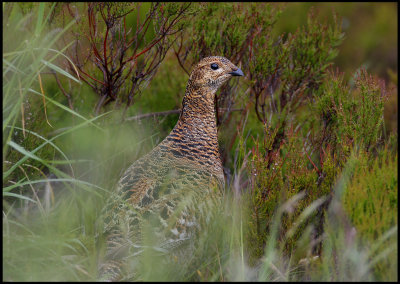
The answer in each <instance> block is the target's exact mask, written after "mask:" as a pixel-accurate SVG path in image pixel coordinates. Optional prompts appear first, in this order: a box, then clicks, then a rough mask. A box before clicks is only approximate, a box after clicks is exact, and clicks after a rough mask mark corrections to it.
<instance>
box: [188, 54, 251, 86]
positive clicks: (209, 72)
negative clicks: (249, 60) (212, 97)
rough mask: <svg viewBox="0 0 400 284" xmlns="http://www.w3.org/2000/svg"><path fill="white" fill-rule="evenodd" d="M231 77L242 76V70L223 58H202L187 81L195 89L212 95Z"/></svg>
mask: <svg viewBox="0 0 400 284" xmlns="http://www.w3.org/2000/svg"><path fill="white" fill-rule="evenodd" d="M233 76H243V72H242V70H240V68H239V67H237V66H236V65H234V64H233V63H232V62H230V61H229V60H228V59H226V58H225V57H221V56H210V57H206V58H203V59H202V60H201V61H200V62H199V63H198V64H197V65H196V66H195V67H194V68H193V71H192V73H191V74H190V78H189V80H190V81H191V83H192V84H193V85H194V86H195V87H197V88H207V89H208V90H209V91H211V92H212V93H215V92H216V91H217V89H218V88H219V87H220V86H221V85H222V84H224V83H225V82H226V81H228V80H229V79H230V78H232V77H233Z"/></svg>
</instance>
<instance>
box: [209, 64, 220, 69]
mask: <svg viewBox="0 0 400 284" xmlns="http://www.w3.org/2000/svg"><path fill="white" fill-rule="evenodd" d="M218 68H219V66H218V64H217V63H213V64H211V69H212V70H217V69H218Z"/></svg>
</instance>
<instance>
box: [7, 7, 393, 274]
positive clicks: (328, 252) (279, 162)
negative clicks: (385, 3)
mask: <svg viewBox="0 0 400 284" xmlns="http://www.w3.org/2000/svg"><path fill="white" fill-rule="evenodd" d="M9 5H11V4H3V8H4V7H6V8H7V9H9V8H10V7H12V8H11V12H10V13H9V15H8V16H7V17H8V18H7V20H6V22H7V23H8V25H9V26H8V28H7V29H4V32H5V34H4V38H5V39H6V40H7V39H8V40H9V42H10V44H9V45H5V46H4V51H3V280H4V281H95V280H97V266H98V263H99V261H101V257H102V255H103V254H104V238H103V236H102V229H103V228H102V226H101V214H100V212H101V209H102V207H103V205H104V203H105V200H106V198H107V196H108V194H109V192H110V191H111V190H112V188H113V187H114V186H115V184H116V182H117V180H118V178H119V176H120V174H121V172H122V171H123V170H124V169H125V168H126V167H127V166H128V165H130V164H131V163H132V162H133V161H135V160H136V159H138V158H139V157H140V156H142V155H143V154H145V153H146V152H148V151H150V150H151V149H152V148H153V147H154V146H156V145H157V144H158V143H159V142H160V139H162V138H163V137H164V136H165V135H166V133H167V132H168V129H170V128H171V127H172V126H173V125H174V123H175V121H176V119H177V117H174V116H172V117H169V118H167V119H166V120H165V121H164V122H163V123H162V124H161V125H160V124H157V123H154V122H150V121H149V120H143V121H139V122H127V123H123V124H121V123H119V122H118V119H119V118H120V115H121V113H120V112H119V111H116V110H113V111H109V112H105V113H104V114H103V115H100V116H97V117H93V116H91V115H90V114H88V111H87V110H88V109H89V107H88V105H89V103H88V101H90V100H88V98H89V97H90V96H92V95H93V94H92V93H89V90H88V89H87V88H85V87H83V86H82V85H81V81H80V80H79V78H77V76H76V74H71V73H68V72H67V71H65V70H64V69H63V68H62V64H60V62H61V61H60V60H67V61H68V60H69V58H68V57H66V56H65V55H64V51H65V48H66V47H65V48H63V49H59V50H58V49H57V48H56V47H55V43H56V42H57V40H58V39H59V38H60V37H61V36H62V34H63V33H66V32H68V27H70V25H72V23H70V24H67V26H66V28H65V29H63V30H51V29H48V27H47V24H46V22H47V19H48V18H49V17H50V15H51V13H52V11H53V9H55V8H54V5H46V4H44V3H40V4H32V5H31V4H29V5H30V6H29V9H28V10H29V13H28V14H24V13H23V10H21V9H19V8H18V7H19V6H18V5H17V4H13V5H14V6H12V5H11V6H9ZM7 11H8V10H7ZM16 34H18V37H20V38H22V40H18V41H16V40H13V39H15V35H16ZM67 46H68V44H67ZM167 60H169V61H166V63H165V65H164V66H162V67H161V68H160V71H159V73H158V74H157V75H156V76H155V78H154V80H153V81H152V84H151V85H150V86H149V88H148V89H146V90H143V93H142V96H141V97H140V98H139V99H140V100H141V101H139V102H138V103H137V104H136V105H134V107H133V108H132V109H131V110H130V112H129V114H132V115H134V114H135V113H136V112H139V111H143V112H150V111H162V110H164V109H163V107H164V106H165V107H166V108H165V109H171V108H175V107H176V106H177V105H179V101H177V99H178V98H177V95H176V92H177V90H178V89H179V90H181V91H182V93H180V94H179V95H183V91H184V89H182V88H184V85H182V84H184V82H185V81H186V79H187V78H186V75H185V76H182V77H179V78H178V79H176V80H174V78H176V77H178V76H179V74H184V73H183V72H181V73H180V71H182V70H179V68H178V67H177V64H176V62H175V63H174V61H172V60H173V56H167ZM48 68H51V69H52V70H54V71H55V72H56V73H57V74H59V76H60V78H62V82H63V83H65V84H67V83H68V84H69V83H70V84H71V85H72V86H74V88H75V87H76V86H78V87H77V88H76V89H74V88H71V90H75V91H76V93H74V98H76V105H75V106H76V107H75V108H74V109H70V108H69V107H67V106H66V105H67V103H66V101H65V98H64V97H63V95H62V94H61V92H60V90H59V89H58V87H57V86H56V85H55V83H54V80H53V79H52V77H50V76H47V77H46V75H44V74H42V75H38V74H41V73H43V72H45V71H48V70H49V69H48ZM332 78H333V79H335V80H336V81H335V80H331V81H329V82H330V83H331V84H326V85H323V88H322V89H324V88H325V89H324V90H325V91H326V92H322V93H321V94H320V95H321V96H320V97H319V98H318V100H317V102H316V104H315V105H313V106H312V107H311V108H310V109H307V110H304V109H301V111H299V112H301V115H299V117H296V115H298V113H296V115H293V119H299V121H300V122H301V123H303V124H302V126H303V129H302V131H303V132H302V131H299V132H298V134H297V133H295V134H293V133H290V134H289V135H288V137H287V139H286V140H285V141H284V143H283V146H282V147H281V148H280V149H279V150H278V152H277V153H279V155H278V156H277V157H276V158H275V160H274V164H273V167H267V163H266V161H265V151H266V150H268V149H270V148H271V146H272V145H271V143H272V141H273V138H274V135H276V133H275V132H274V129H272V128H268V125H264V126H262V125H261V126H260V124H256V123H257V119H256V117H255V116H254V113H252V114H250V115H249V119H248V121H247V124H246V121H244V122H243V124H241V128H240V129H239V130H237V129H234V128H233V127H229V128H227V129H220V131H221V132H222V133H223V135H224V137H228V136H231V135H232V131H237V133H238V136H237V138H236V140H235V143H234V144H233V145H234V147H233V150H232V151H231V152H229V153H228V154H229V155H230V156H229V157H228V161H229V162H227V165H228V166H229V167H230V168H231V171H232V175H231V177H230V180H229V183H228V184H229V186H228V187H227V188H225V189H224V195H223V198H222V200H220V202H221V203H215V204H211V205H210V207H209V210H208V212H207V214H208V216H209V222H208V223H207V225H206V226H205V227H204V228H203V230H202V232H201V233H200V234H199V238H198V242H197V245H196V249H195V251H194V253H193V255H192V256H191V257H190V258H188V259H187V260H185V261H184V262H183V263H182V262H180V261H179V260H178V261H177V260H176V259H174V258H172V259H171V258H169V257H168V256H164V255H162V254H160V253H154V240H153V239H152V237H151V236H152V230H151V222H149V223H146V224H144V226H145V227H146V228H147V230H145V233H144V236H145V238H144V240H143V244H144V246H147V247H148V249H144V251H143V253H140V254H139V255H138V256H137V257H133V258H131V261H130V262H129V267H130V268H131V271H134V272H135V273H134V276H133V280H141V281H152V280H153V281H154V280H160V281H161V280H164V281H165V280H169V281H374V280H378V281H396V280H397V278H398V276H397V274H398V270H397V256H398V254H397V246H398V244H397V210H398V208H397V193H398V192H397V186H398V182H397V160H398V158H397V136H396V135H392V136H389V138H388V139H387V140H382V139H381V136H382V135H381V129H380V127H381V126H382V125H383V122H382V116H381V114H382V111H383V105H382V101H381V100H380V99H379V98H380V97H379V96H378V95H379V93H380V92H379V90H380V89H376V84H372V83H371V81H368V80H364V81H363V79H362V78H361V79H359V80H360V81H359V83H360V84H359V85H360V86H361V88H364V89H362V91H361V92H359V93H355V92H354V89H351V90H349V89H348V88H347V87H344V86H347V85H346V84H347V83H346V82H343V81H340V78H336V77H332ZM364 79H365V78H364ZM367 79H368V78H367ZM165 80H168V88H167V89H168V91H166V92H163V88H164V86H165V84H164V83H163V82H165ZM362 83H364V84H362ZM335 84H336V85H335ZM369 85H371V86H372V87H373V92H370V91H369V89H368V86H369ZM374 88H375V89H374ZM152 94H160V96H161V95H162V96H163V97H162V99H160V100H158V99H157V96H154V97H152V96H151V95H152ZM355 94H356V95H355ZM357 94H358V95H357ZM79 95H81V97H79ZM354 95H355V96H354ZM77 98H79V99H82V102H79V100H78V99H77ZM179 99H180V98H179ZM335 100H336V101H335ZM363 101H366V103H365V104H363ZM155 104H157V108H154V107H153V106H154V105H155ZM339 105H342V106H344V107H345V109H344V110H343V109H340V108H339V107H337V106H339ZM346 108H348V109H346ZM337 109H339V111H338V112H337V113H334V111H335V110H337ZM310 110H311V111H310ZM354 110H355V111H354ZM312 111H315V113H316V114H317V116H313V117H312V116H311V115H310V113H312ZM328 111H329V112H330V113H329V115H331V114H335V115H336V116H333V119H335V118H337V120H332V121H333V122H332V124H331V127H332V128H331V129H333V130H335V131H333V132H332V133H336V134H335V135H333V134H332V137H330V138H331V140H330V141H334V142H335V143H337V145H338V146H337V148H336V150H337V152H335V151H334V150H332V152H329V150H330V149H329V148H328V147H326V148H324V150H326V154H325V156H324V160H323V165H322V164H321V163H320V161H319V159H318V158H319V157H318V156H317V155H316V151H315V152H312V151H309V152H310V157H307V156H306V154H305V147H303V142H304V137H305V136H306V135H308V134H307V132H309V131H311V130H313V131H317V130H320V129H319V128H318V127H317V126H316V125H317V122H318V119H319V118H318V115H319V114H321V115H322V116H323V115H328ZM369 113H372V114H373V115H372V117H373V118H374V119H373V120H368V114H369ZM28 118H29V119H28ZM274 119H275V118H274ZM343 121H345V122H346V123H347V122H348V123H347V124H345V123H343ZM235 127H236V125H235ZM232 129H234V130H232ZM263 131H264V132H263ZM248 133H250V135H248ZM317 133H318V132H317ZM355 137H356V138H357V139H356V140H358V142H359V144H350V143H347V142H346V141H349V140H351V139H353V138H355ZM346 139H347V140H346ZM345 142H346V143H347V144H346V143H345ZM363 143H364V144H363ZM367 144H368V145H367ZM332 145H333V144H332ZM324 146H326V144H324ZM392 148H393V149H392ZM337 153H339V155H338V154H337ZM311 161H313V163H315V164H316V167H320V168H323V171H324V174H325V177H324V179H323V181H322V182H321V183H320V184H317V181H318V179H317V178H318V176H317V175H316V170H315V168H314V166H313V165H312V163H311ZM255 174H256V175H255ZM266 189H267V192H268V194H267V195H266V196H264V194H265V190H266ZM182 202H201V200H183V201H182ZM319 226H321V227H319ZM320 229H321V232H320V234H316V232H318V230H320ZM316 247H319V248H320V249H319V251H318V252H316V249H315V248H316Z"/></svg>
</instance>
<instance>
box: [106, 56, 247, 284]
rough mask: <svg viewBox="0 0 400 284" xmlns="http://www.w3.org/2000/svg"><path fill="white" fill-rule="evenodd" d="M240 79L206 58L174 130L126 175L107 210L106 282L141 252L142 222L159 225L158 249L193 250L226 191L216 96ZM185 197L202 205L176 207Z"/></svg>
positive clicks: (219, 60) (226, 64)
mask: <svg viewBox="0 0 400 284" xmlns="http://www.w3.org/2000/svg"><path fill="white" fill-rule="evenodd" d="M242 75H243V73H242V71H241V70H240V69H239V68H238V67H236V66H235V65H234V64H232V63H231V62H230V61H229V60H228V59H226V58H224V57H219V56H212V57H207V58H204V59H203V60H201V61H200V62H199V63H198V64H197V65H196V66H195V67H194V69H193V71H192V73H191V75H190V78H189V81H188V84H187V87H186V92H185V96H184V98H183V103H182V111H181V114H180V117H179V120H178V122H177V124H176V125H175V127H174V129H173V130H172V131H171V133H170V134H169V135H168V136H167V137H166V138H165V139H164V140H163V141H162V142H161V143H160V144H159V145H158V146H157V147H155V148H154V149H153V150H152V151H151V152H150V153H148V154H147V155H145V156H144V157H142V158H140V159H139V160H137V161H136V162H135V163H134V164H133V165H131V166H130V167H129V168H128V169H127V170H126V171H125V173H124V174H123V176H122V177H121V179H120V181H119V183H118V186H117V188H116V190H115V191H114V192H113V194H112V195H111V197H110V199H109V201H108V203H107V206H106V207H105V209H104V215H105V218H104V222H105V228H104V232H105V233H106V234H108V238H107V253H106V257H105V258H106V259H105V262H104V263H103V264H102V265H101V267H100V275H101V278H102V279H103V280H112V281H113V280H120V279H121V277H122V275H123V271H122V270H123V263H124V259H125V258H126V257H127V256H128V255H134V254H135V252H138V251H140V250H139V249H137V247H138V246H136V251H135V246H134V245H133V246H132V240H140V237H141V232H142V228H141V225H142V222H141V220H143V218H145V219H150V218H152V220H153V221H154V220H156V221H155V225H154V226H155V228H154V231H155V234H156V235H157V237H158V239H159V240H160V241H159V246H158V247H159V248H160V249H164V250H165V251H175V252H176V251H179V250H182V247H185V245H188V244H190V240H192V239H193V235H194V234H195V233H196V231H197V229H199V228H200V227H201V225H202V224H203V223H204V220H202V216H201V215H202V214H201V212H202V211H204V210H206V207H207V204H208V201H210V202H212V201H213V200H215V199H218V196H219V195H220V188H221V187H223V186H224V175H223V168H222V163H221V158H220V154H219V149H218V137H217V127H216V114H215V107H214V99H215V93H216V91H217V89H218V88H219V87H220V86H221V85H222V84H223V83H225V82H226V81H227V80H228V79H230V78H231V77H232V76H242ZM187 197H192V198H195V200H201V201H202V202H192V203H191V202H187V204H184V205H183V206H178V203H179V202H180V201H182V200H183V199H184V198H187ZM152 224H153V223H152Z"/></svg>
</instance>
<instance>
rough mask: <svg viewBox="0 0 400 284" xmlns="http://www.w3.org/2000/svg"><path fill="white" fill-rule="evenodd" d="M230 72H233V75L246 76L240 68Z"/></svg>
mask: <svg viewBox="0 0 400 284" xmlns="http://www.w3.org/2000/svg"><path fill="white" fill-rule="evenodd" d="M229 74H231V75H232V76H244V74H243V71H242V70H241V69H240V68H238V69H236V70H235V71H232V72H229Z"/></svg>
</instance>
